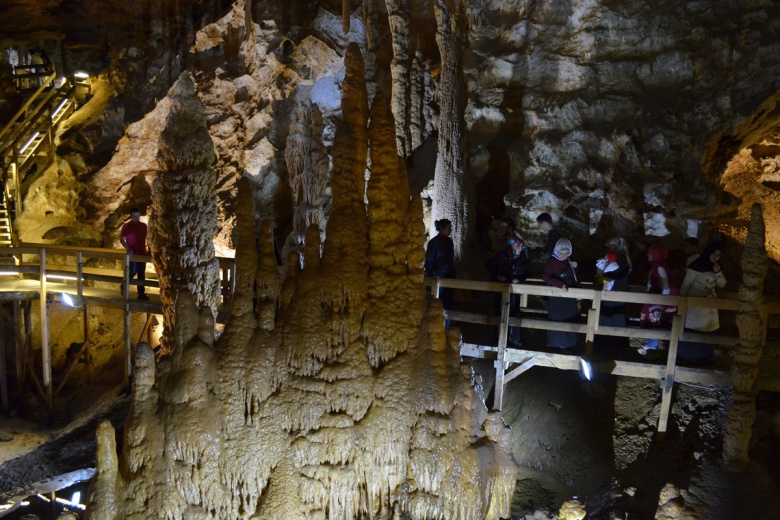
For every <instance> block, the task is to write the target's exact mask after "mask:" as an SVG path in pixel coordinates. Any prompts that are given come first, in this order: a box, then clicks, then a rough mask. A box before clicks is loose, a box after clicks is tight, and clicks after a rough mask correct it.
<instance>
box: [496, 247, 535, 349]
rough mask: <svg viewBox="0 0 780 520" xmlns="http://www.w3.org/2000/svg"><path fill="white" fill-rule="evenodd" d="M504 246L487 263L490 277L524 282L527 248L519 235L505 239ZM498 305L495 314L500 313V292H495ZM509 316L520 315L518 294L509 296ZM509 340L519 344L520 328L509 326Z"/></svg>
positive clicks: (508, 281)
mask: <svg viewBox="0 0 780 520" xmlns="http://www.w3.org/2000/svg"><path fill="white" fill-rule="evenodd" d="M505 242H506V247H505V248H504V249H502V250H501V251H499V252H498V253H496V254H495V255H494V256H493V258H491V259H490V261H489V262H488V263H487V268H488V271H490V278H491V279H492V280H495V281H498V282H506V283H525V281H526V279H527V278H528V249H527V248H526V246H525V242H523V240H522V239H521V238H520V237H517V236H512V237H510V238H507V239H506V240H505ZM496 294H497V295H498V296H499V298H498V301H497V303H498V305H495V307H496V311H497V314H500V313H501V297H500V293H496ZM509 302H510V303H509V316H510V317H512V318H519V317H520V295H519V294H514V293H513V294H512V295H511V296H510V298H509ZM509 342H510V343H511V344H513V345H515V346H518V345H520V328H519V327H509Z"/></svg>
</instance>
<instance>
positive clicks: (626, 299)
mask: <svg viewBox="0 0 780 520" xmlns="http://www.w3.org/2000/svg"><path fill="white" fill-rule="evenodd" d="M429 280H432V279H426V285H428V284H429ZM436 281H437V282H438V284H439V287H448V288H452V289H463V290H471V291H479V292H493V293H500V292H502V291H503V290H504V287H506V286H507V285H509V286H510V292H511V293H512V294H523V295H529V296H546V297H549V296H557V297H562V298H576V299H578V300H593V298H594V294H595V293H596V292H599V293H601V300H602V301H610V302H622V303H635V304H658V305H666V306H670V307H679V306H680V305H681V303H682V301H683V300H686V301H688V303H689V306H691V307H701V308H706V309H719V310H724V311H737V310H739V295H738V294H737V293H721V294H719V295H718V297H717V298H705V297H698V296H687V297H686V296H671V295H664V294H650V293H646V292H629V291H600V290H597V289H585V288H581V287H575V288H571V289H569V290H568V291H565V292H564V291H563V290H562V289H559V288H557V287H552V286H550V285H546V284H531V283H522V284H519V283H518V284H515V283H513V284H507V283H505V282H484V281H478V280H460V279H455V278H438V279H437V280H436ZM434 283H435V282H434ZM763 299H764V301H763V305H764V306H765V307H766V309H767V310H768V311H769V313H770V314H780V298H779V297H776V296H769V295H765V296H764V298H763Z"/></svg>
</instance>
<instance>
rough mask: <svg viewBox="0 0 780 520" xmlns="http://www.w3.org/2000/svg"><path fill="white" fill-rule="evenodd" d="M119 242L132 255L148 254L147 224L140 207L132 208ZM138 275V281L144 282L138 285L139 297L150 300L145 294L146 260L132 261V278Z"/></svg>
mask: <svg viewBox="0 0 780 520" xmlns="http://www.w3.org/2000/svg"><path fill="white" fill-rule="evenodd" d="M119 242H120V243H121V244H122V247H124V248H125V249H126V250H127V254H130V255H146V254H148V251H147V250H146V224H144V223H143V222H141V211H140V210H139V209H138V208H133V209H131V210H130V222H128V223H127V224H125V225H124V226H122V231H121V232H120V234H119ZM135 276H137V277H138V281H139V282H142V283H141V285H139V286H138V299H139V300H148V299H149V297H148V296H147V295H146V294H145V292H146V288H145V287H144V286H143V282H144V280H146V262H130V280H132V279H133V277H135Z"/></svg>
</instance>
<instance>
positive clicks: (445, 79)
mask: <svg viewBox="0 0 780 520" xmlns="http://www.w3.org/2000/svg"><path fill="white" fill-rule="evenodd" d="M450 5H452V9H451V8H450ZM463 9H464V6H463V3H462V2H448V1H446V0H436V2H435V4H434V10H435V12H436V22H437V25H438V27H437V33H436V41H437V43H438V44H439V52H440V53H441V56H442V70H441V76H440V81H439V85H438V92H439V108H440V116H439V153H438V155H437V156H436V170H435V173H434V180H433V218H434V219H435V220H438V219H442V218H447V219H449V220H450V221H451V222H452V241H453V245H454V248H455V258H456V260H457V259H460V258H461V257H462V256H463V252H464V248H465V244H466V241H467V240H468V236H469V233H470V228H471V225H470V218H471V216H470V215H469V207H470V204H469V195H468V190H469V182H468V165H467V162H466V143H465V142H464V138H465V128H466V126H465V123H464V121H463V113H464V111H465V102H466V93H465V92H464V91H463V83H464V82H463V77H462V76H463V71H462V70H461V46H462V42H461V38H462V37H463V35H464V33H465V29H464V26H465V14H464V12H463Z"/></svg>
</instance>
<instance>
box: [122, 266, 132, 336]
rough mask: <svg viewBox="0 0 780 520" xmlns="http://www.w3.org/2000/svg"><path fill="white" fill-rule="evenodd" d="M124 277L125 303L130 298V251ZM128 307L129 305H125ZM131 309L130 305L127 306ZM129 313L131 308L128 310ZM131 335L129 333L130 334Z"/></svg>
mask: <svg viewBox="0 0 780 520" xmlns="http://www.w3.org/2000/svg"><path fill="white" fill-rule="evenodd" d="M122 279H123V280H124V282H123V283H122V299H124V300H125V303H127V301H128V300H129V299H130V253H125V265H124V267H123V272H122ZM125 307H127V305H125ZM127 309H129V307H127ZM127 312H128V313H129V310H128V311H127ZM128 337H129V335H128Z"/></svg>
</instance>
